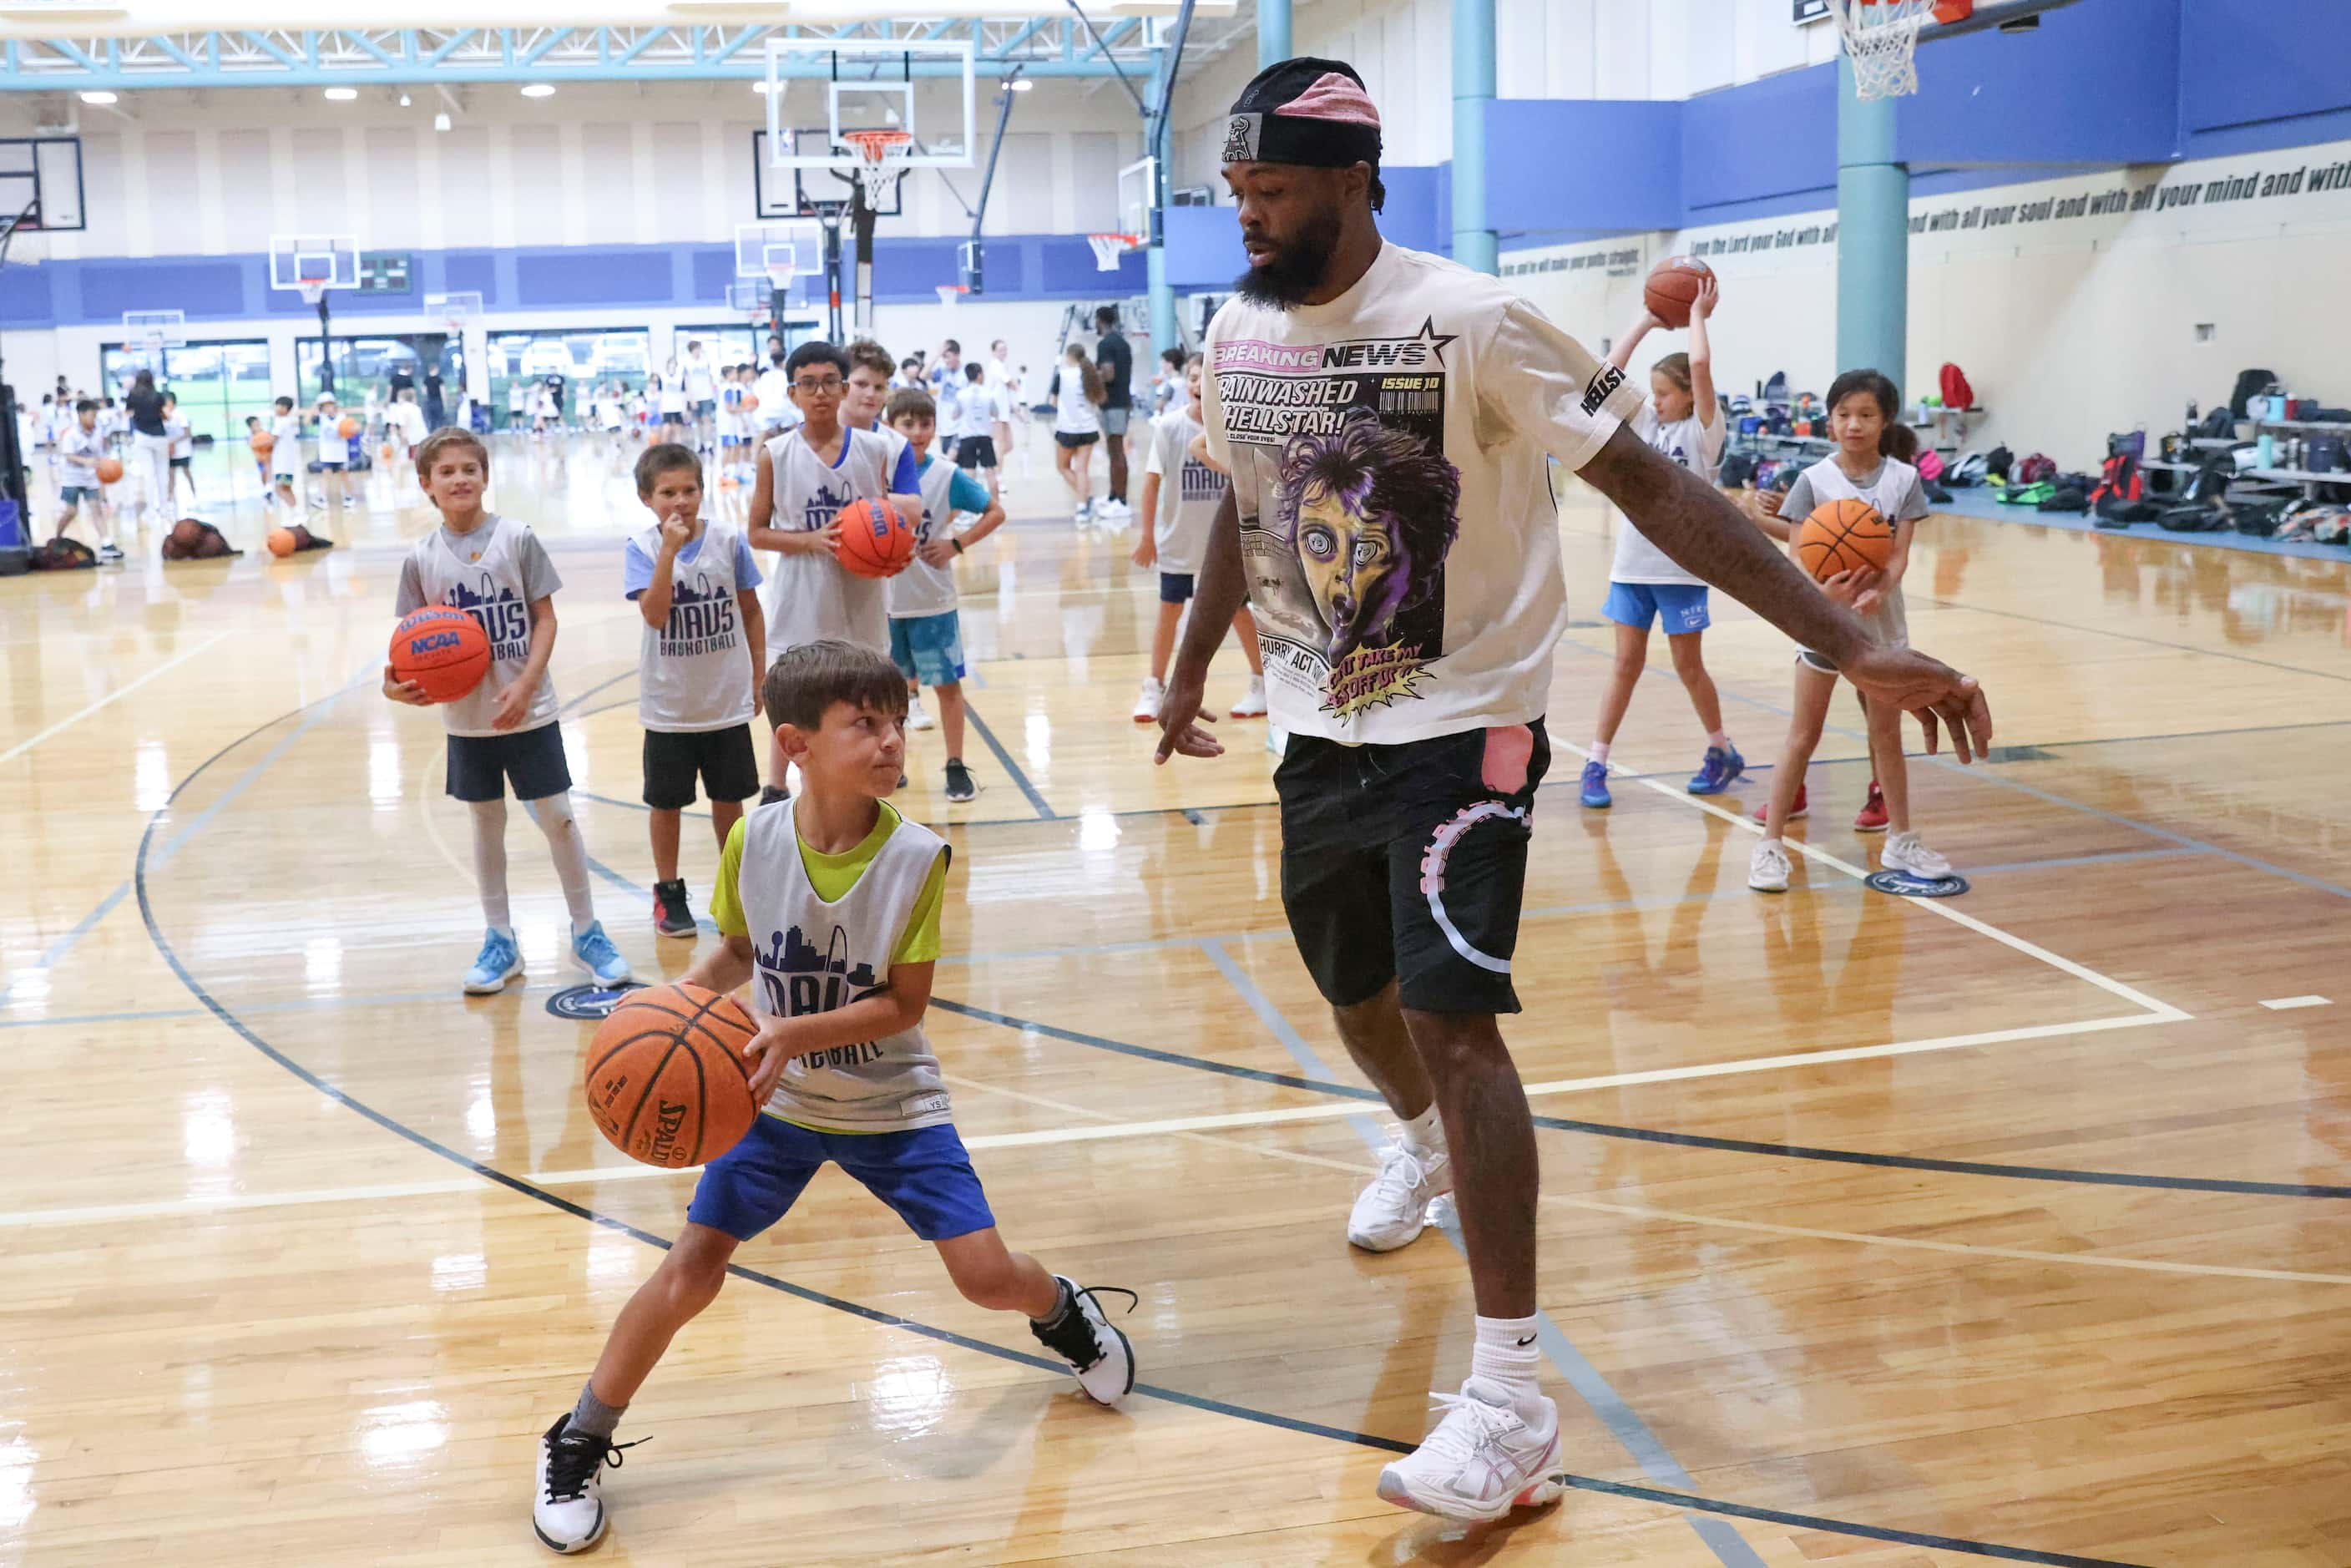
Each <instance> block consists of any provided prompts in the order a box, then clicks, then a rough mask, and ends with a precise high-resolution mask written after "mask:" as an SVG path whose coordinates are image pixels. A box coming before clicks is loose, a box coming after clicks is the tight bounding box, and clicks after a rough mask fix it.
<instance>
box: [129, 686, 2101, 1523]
mask: <svg viewBox="0 0 2351 1568" xmlns="http://www.w3.org/2000/svg"><path fill="white" fill-rule="evenodd" d="M341 695H343V694H342V693H340V692H339V693H337V694H335V695H334V696H330V697H322V698H320V699H319V701H321V702H332V701H334V700H336V699H337V698H338V697H340V696H341ZM306 706H315V705H306ZM294 711H295V712H296V713H299V712H301V711H302V709H300V708H297V709H295V710H294ZM291 716H292V715H290V714H289V715H285V716H280V717H279V718H275V719H271V720H270V721H269V722H268V723H266V724H263V725H259V726H256V727H254V728H253V729H250V730H248V731H246V733H245V734H244V735H241V736H239V737H237V738H236V739H235V740H232V741H230V742H229V743H228V744H227V745H226V746H224V747H221V748H220V750H218V751H216V752H214V753H213V754H212V756H210V757H207V758H204V761H202V762H200V763H198V764H197V765H196V767H195V768H194V770H193V772H191V773H189V774H188V776H187V777H186V778H184V779H181V780H180V782H179V783H178V784H176V785H174V786H173V787H172V793H171V795H170V796H169V797H167V798H166V799H165V800H164V802H163V804H162V807H161V808H159V809H158V810H156V811H154V812H153V813H152V815H150V816H149V818H148V819H147V826H146V829H145V831H142V832H141V834H140V836H139V853H138V857H137V861H136V862H135V870H134V872H133V873H132V882H133V883H134V885H135V886H136V888H137V890H138V894H139V915H140V919H141V921H142V922H143V923H144V924H145V925H146V927H147V937H148V940H149V941H150V942H152V944H153V945H154V947H155V951H156V952H157V953H158V954H159V955H160V956H162V959H163V962H164V963H165V964H166V965H168V966H170V967H171V970H172V974H173V975H174V976H176V977H178V979H179V981H180V983H181V984H182V985H183V986H184V987H186V988H187V990H188V992H189V994H190V995H192V996H193V997H194V998H196V1000H197V1001H198V1002H199V1003H201V1004H202V1005H203V1007H204V1010H205V1011H207V1012H209V1013H210V1014H211V1015H212V1016H213V1017H214V1018H215V1019H219V1020H220V1022H221V1023H222V1024H224V1025H225V1026H226V1027H227V1028H228V1029H229V1030H232V1031H234V1032H235V1034H236V1036H237V1037H238V1038H239V1039H241V1040H244V1041H245V1042H246V1044H248V1045H250V1046H252V1047H253V1048H254V1049H255V1050H256V1051H259V1052H261V1053H262V1054H263V1055H264V1056H266V1057H267V1058H268V1059H269V1060H270V1061H273V1062H275V1063H277V1065H278V1066H279V1067H282V1068H284V1069H285V1070H286V1071H287V1072H290V1073H292V1074H293V1075H294V1076H295V1077H297V1078H298V1079H300V1080H301V1081H302V1082H304V1083H306V1084H308V1086H309V1087H311V1088H312V1089H315V1090H317V1091H318V1092H319V1093H321V1094H323V1095H325V1096H327V1097H328V1098H329V1100H332V1101H333V1102H335V1103H337V1104H339V1105H340V1106H342V1107H343V1108H344V1109H346V1110H349V1111H350V1112H352V1113H355V1114H357V1115H359V1116H360V1117H362V1118H364V1119H365V1120H367V1121H369V1122H371V1123H373V1124H375V1125H376V1126H378V1127H381V1128H382V1129H383V1130H384V1131H385V1132H387V1133H390V1134H392V1135H393V1136H395V1137H398V1138H401V1139H403V1140H405V1141H406V1142H408V1143H410V1144H413V1145H415V1146H416V1147H418V1148H420V1149H423V1150H424V1151H425V1152H426V1153H428V1154H432V1155H437V1156H439V1157H440V1158H442V1159H444V1160H447V1161H448V1162H449V1163H450V1164H452V1165H455V1166H461V1167H463V1168H464V1169H465V1170H467V1171H469V1172H471V1173H472V1174H473V1175H475V1176H479V1177H481V1178H482V1179H483V1180H484V1181H486V1182H490V1183H492V1184H493V1185H495V1186H502V1187H505V1188H506V1189H507V1191H509V1192H513V1193H516V1194H517V1195H519V1196H521V1197H530V1198H536V1199H538V1201H539V1202H541V1203H543V1204H546V1205H547V1206H548V1207H550V1208H554V1209H558V1210H560V1211H561V1212H563V1213H565V1214H569V1215H570V1216H571V1217H572V1218H575V1219H584V1220H586V1221H588V1222H589V1223H590V1224H591V1225H597V1226H601V1227H602V1228H605V1229H608V1230H611V1231H613V1232H616V1233H617V1234H620V1235H622V1236H626V1237H629V1238H630V1239H632V1240H636V1241H641V1242H643V1243H644V1244H645V1245H646V1246H648V1247H657V1248H660V1249H663V1250H664V1251H666V1250H668V1249H669V1248H670V1246H671V1242H670V1240H669V1239H667V1238H665V1237H663V1236H659V1235H656V1234H654V1233H653V1231H650V1230H646V1229H644V1228H642V1227H639V1226H635V1225H632V1224H630V1223H629V1222H628V1221H626V1220H623V1219H621V1218H616V1217H614V1216H611V1215H609V1214H604V1213H601V1212H599V1211H598V1210H596V1209H592V1208H590V1207H587V1206H586V1205H584V1204H579V1203H574V1202H572V1201H571V1200H570V1199H569V1198H566V1197H558V1196H557V1195H556V1194H554V1193H551V1192H549V1191H548V1190H547V1189H546V1188H544V1187H541V1186H536V1185H534V1184H533V1183H531V1182H528V1181H526V1180H524V1179H523V1178H522V1177H520V1176H511V1175H509V1174H507V1172H505V1171H502V1170H499V1169H497V1168H496V1167H495V1166H486V1165H484V1164H482V1163H481V1162H480V1161H479V1160H476V1159H474V1158H472V1157H470V1156H468V1155H461V1154H459V1153H458V1152H457V1151H456V1150H455V1149H453V1148H451V1147H449V1146H448V1145H445V1144H444V1143H441V1142H440V1141H439V1140H438V1139H435V1138H434V1137H433V1136H432V1135H431V1134H427V1133H424V1132H422V1131H420V1130H418V1129H416V1128H414V1127H411V1126H409V1125H408V1124H406V1123H404V1122H401V1121H399V1120H397V1119H396V1118H394V1117H392V1116H391V1115H389V1114H387V1113H384V1112H381V1111H379V1110H377V1109H376V1108H375V1107H374V1106H372V1105H370V1104H368V1103H366V1102H364V1101H362V1100H360V1099H358V1098H356V1097H355V1096H353V1095H351V1094H349V1093H347V1092H344V1091H343V1090H341V1089H339V1088H337V1087H336V1086H335V1085H334V1084H332V1083H329V1082H327V1080H325V1079H324V1078H321V1077H320V1076H319V1074H317V1073H316V1072H313V1071H310V1070H309V1069H308V1068H307V1067H305V1066H303V1065H302V1064H301V1063H300V1062H298V1061H295V1060H294V1059H293V1058H292V1057H290V1056H287V1054H286V1053H285V1052H284V1051H279V1050H278V1049H277V1047H276V1046H273V1045H271V1044H270V1043H269V1042H268V1041H267V1040H264V1039H262V1038H261V1036H260V1035H259V1034H257V1033H256V1032H255V1031H254V1030H252V1029H251V1028H250V1027H248V1026H247V1025H246V1023H245V1021H244V1020H243V1019H240V1018H238V1017H237V1016H236V1014H235V1012H233V1011H231V1010H230V1009H228V1007H227V1006H225V1004H224V1003H222V1002H221V1001H220V1000H219V999H218V998H215V997H214V995H213V994H212V993H211V992H210V991H209V990H207V989H205V988H204V984H203V983H202V982H201V981H199V980H198V979H197V978H196V977H194V976H193V974H191V973H189V971H188V967H187V966H186V965H185V964H183V963H182V962H181V960H180V955H179V952H178V950H177V949H176V948H174V947H173V946H172V944H171V942H170V940H169V939H168V938H166V937H165V936H164V935H163V930H162V925H161V924H160V923H159V922H158V921H157V920H156V918H155V909H154V904H153V901H152V899H151V898H150V896H149V894H148V888H147V861H148V852H149V850H150V849H151V847H152V844H153V841H154V837H155V829H156V827H157V825H158V824H160V823H161V822H162V820H163V817H164V815H165V813H166V812H168V811H170V810H171V809H172V803H173V802H174V801H176V800H178V799H179V798H180V795H181V793H182V791H183V790H185V789H187V787H188V786H189V785H191V784H193V783H194V782H195V780H196V779H198V778H199V777H200V776H202V775H203V773H204V770H205V769H206V768H210V767H211V766H212V765H213V764H214V763H215V762H217V761H219V760H220V759H221V758H224V757H225V756H227V755H228V754H229V753H230V752H231V751H234V750H235V749H236V747H240V746H242V745H244V744H245V743H246V741H248V740H250V739H252V738H253V737H255V736H256V735H259V734H261V733H262V732H263V731H264V730H266V729H269V728H271V727H275V726H276V725H277V724H280V723H282V722H284V719H285V718H287V717H291ZM933 1000H934V1003H935V1004H936V1002H937V998H933ZM943 1005H950V1006H951V1005H952V1004H943ZM956 1010H959V1011H968V1012H971V1013H972V1014H973V1016H976V1017H987V1018H994V1017H997V1016H998V1015H992V1014H983V1013H980V1012H979V1011H978V1010H977V1009H956ZM1029 1027H1036V1028H1040V1029H1045V1028H1046V1027H1047V1026H1041V1025H1039V1026H1029ZM1050 1032H1053V1033H1055V1034H1056V1035H1057V1036H1061V1037H1069V1036H1070V1034H1071V1031H1067V1030H1050ZM1075 1038H1080V1039H1083V1040H1090V1039H1091V1037H1075ZM1125 1049H1128V1050H1132V1051H1136V1052H1142V1051H1144V1048H1142V1047H1139V1046H1138V1047H1129V1048H1125ZM1153 1054H1165V1053H1153ZM1300 1082H1310V1081H1304V1080H1301V1081H1300ZM1340 1092H1348V1091H1345V1090H1344V1089H1342V1090H1341V1091H1340ZM1354 1092H1358V1093H1364V1092H1367V1091H1354ZM726 1271H727V1272H728V1273H730V1274H732V1275H734V1276H735V1277H736V1278H737V1279H739V1280H746V1281H750V1282H751V1283H753V1284H755V1285H762V1286H765V1287H766V1288H767V1289H768V1290H771V1291H777V1292H778V1293H779V1294H781V1295H786V1296H789V1297H792V1298H794V1299H795V1300H798V1301H807V1302H809V1303H810V1304H811V1305H814V1306H821V1307H828V1308H831V1310H833V1311H835V1312H845V1313H847V1314H848V1315H850V1316H852V1317H855V1318H860V1319H862V1320H863V1321H865V1322H871V1323H874V1324H878V1325H880V1326H881V1327H883V1328H890V1329H898V1330H903V1331H904V1332H905V1333H912V1334H918V1335H920V1336H922V1337H923V1338H925V1339H928V1340H932V1341H934V1342H935V1343H941V1344H949V1345H954V1346H955V1347H956V1348H957V1349H959V1350H968V1351H974V1352H977V1354H981V1355H987V1356H993V1357H995V1358H996V1359H998V1360H999V1361H1008V1362H1012V1363H1014V1364H1019V1365H1021V1366H1028V1367H1032V1368H1034V1369H1036V1370H1038V1371H1040V1372H1050V1373H1054V1374H1060V1373H1061V1372H1062V1371H1063V1370H1064V1369H1063V1367H1062V1366H1061V1364H1060V1363H1059V1362H1057V1361H1052V1360H1049V1359H1047V1358H1046V1357H1043V1356H1040V1355H1032V1354H1029V1353H1028V1352H1026V1351H1019V1350H1012V1349H1009V1348H1008V1347H1006V1346H1003V1345H999V1344H992V1343H988V1342H987V1341H986V1340H980V1339H974V1338H972V1337H971V1336H969V1335H967V1334H960V1333H956V1332H955V1331H953V1330H952V1329H944V1328H940V1327H937V1326H936V1325H935V1324H931V1323H925V1322H918V1321H916V1320H914V1319H913V1318H907V1317H902V1316H900V1315H899V1314H897V1313H895V1312H883V1311H881V1310H880V1309H878V1308H874V1307H869V1306H865V1305H863V1304H862V1303H861V1302H857V1301H847V1300H844V1299H843V1298H841V1297H839V1296H832V1295H828V1294H826V1293H825V1292H824V1291H814V1290H810V1288H808V1287H807V1286H805V1285H796V1284H794V1283H792V1282H791V1281H789V1280H785V1279H781V1278H778V1276H776V1275H773V1274H769V1273H766V1272H763V1271H761V1270H757V1269H752V1268H749V1267H747V1266H746V1265H744V1264H740V1263H730V1264H728V1265H727V1270H726ZM1134 1392H1136V1393H1138V1394H1141V1395H1144V1396H1146V1397H1149V1398H1153V1399H1158V1400H1162V1401H1165V1403H1168V1404H1171V1405H1178V1406H1184V1407H1185V1408H1186V1409H1192V1410H1198V1411H1201V1412H1203V1413H1206V1414H1208V1415H1216V1416H1229V1417H1231V1418H1233V1419H1235V1420H1241V1421H1249V1422H1252V1423H1255V1424H1256V1425H1258V1426H1261V1427H1273V1428H1276V1429H1278V1430H1281V1431H1287V1432H1296V1433H1299V1434H1301V1435H1303V1436H1306V1437H1327V1438H1329V1439H1331V1440H1332V1441H1334V1442H1342V1443H1352V1444H1353V1445H1355V1446H1357V1447H1359V1448H1374V1449H1377V1450H1380V1451H1382V1452H1385V1453H1391V1454H1408V1453H1410V1452H1412V1450H1413V1448H1414V1447H1415V1445H1414V1444H1413V1443H1412V1442H1410V1441H1407V1440H1405V1439H1403V1438H1398V1437H1381V1436H1379V1435H1378V1434H1376V1433H1371V1432H1358V1431H1352V1430H1350V1429H1348V1428H1346V1427H1332V1426H1327V1425H1325V1424H1323V1423H1322V1422H1319V1421H1308V1420H1303V1419H1301V1418H1300V1417H1297V1416H1284V1415H1281V1414H1280V1413H1279V1412H1276V1411H1270V1410H1259V1409H1255V1408H1253V1407H1251V1406H1246V1405H1235V1404H1232V1403H1230V1402H1228V1401H1227V1400H1222V1399H1214V1398H1210V1397H1208V1396H1205V1395H1198V1394H1186V1393H1185V1392H1184V1391H1182V1390H1181V1389H1175V1388H1165V1387H1162V1386H1160V1385H1156V1384H1149V1383H1143V1382H1137V1383H1136V1384H1135V1385H1134ZM1559 1479H1561V1480H1562V1482H1564V1483H1565V1484H1566V1485H1567V1486H1569V1487H1572V1488H1574V1489H1576V1490H1583V1491H1592V1492H1602V1493H1607V1494H1610V1495H1613V1496H1617V1497H1624V1498H1628V1499H1632V1500H1638V1501H1645V1502H1656V1503H1659V1504H1661V1505H1663V1506H1666V1507H1668V1508H1677V1509H1684V1510H1688V1511H1695V1512H1699V1513H1709V1514H1716V1515H1719V1516H1721V1517H1724V1518H1728V1519H1749V1520H1759V1521H1767V1522H1771V1523H1781V1524H1788V1525H1791V1526H1793V1527H1796V1528H1800V1529H1805V1530H1815V1531H1822V1532H1823V1533H1828V1534H1838V1535H1849V1536H1854V1537H1856V1538H1859V1539H1862V1540H1869V1541H1890V1542H1905V1543H1908V1544H1916V1545H1925V1546H1934V1547H1937V1548H1939V1549H1940V1550H1943V1551H1947V1552H1965V1553H1969V1554H1971V1555H1974V1556H1979V1557H1989V1558H1994V1559H1998V1560H2001V1561H2005V1562H2011V1563H2051V1564H2057V1565H2059V1568H2141V1565H2139V1564H2136V1563H2120V1562H2115V1561H2112V1560H2109V1559H2105V1558H2097V1557H2068V1556H2062V1555H2059V1554H2056V1553H2053V1552H2034V1551H2032V1550H2031V1549H2030V1548H2026V1547H2018V1546H2003V1545H2000V1544H1998V1543H1996V1542H1981V1541H1970V1540H1967V1539H1965V1538H1963V1537H1959V1536H1942V1535H1929V1534H1923V1533H1919V1532H1917V1531H1901V1530H1893V1529H1888V1528H1886V1527H1884V1526H1880V1525H1868V1524H1855V1523H1849V1522H1847V1521H1842V1520H1834V1519H1825V1518H1819V1517H1815V1516H1813V1515H1810V1514H1798V1513H1786V1512H1782V1511H1777V1510H1772V1509H1760V1508H1755V1507H1752V1506H1750V1505H1749V1504H1746V1503H1738V1502H1730V1501H1727V1500H1721V1499H1717V1498H1708V1497H1700V1496H1698V1495H1696V1494H1694V1493H1683V1492H1671V1491H1660V1490H1656V1489H1654V1488H1649V1487H1636V1486H1630V1485H1626V1484H1625V1483H1623V1482H1617V1481H1608V1480H1602V1479H1599V1478H1597V1477H1593V1476H1580V1475H1576V1474H1574V1473H1573V1472H1562V1474H1561V1475H1560V1478H1559Z"/></svg>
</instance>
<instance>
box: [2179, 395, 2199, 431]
mask: <svg viewBox="0 0 2351 1568" xmlns="http://www.w3.org/2000/svg"><path fill="white" fill-rule="evenodd" d="M2196 421H2197V413H2196V400H2195V399H2194V398H2192V397H2191V398H2189V400H2188V423H2186V424H2183V425H2181V426H2180V427H2179V428H2180V430H2181V432H2182V433H2183V434H2189V435H2193V434H2196Z"/></svg>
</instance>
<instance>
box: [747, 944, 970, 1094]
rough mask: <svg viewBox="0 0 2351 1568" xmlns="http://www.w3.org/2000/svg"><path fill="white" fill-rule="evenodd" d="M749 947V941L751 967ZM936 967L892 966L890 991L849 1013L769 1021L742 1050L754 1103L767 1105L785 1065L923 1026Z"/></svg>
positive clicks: (848, 1009) (886, 989) (875, 995)
mask: <svg viewBox="0 0 2351 1568" xmlns="http://www.w3.org/2000/svg"><path fill="white" fill-rule="evenodd" d="M736 940H737V939H736V938H729V939H728V942H727V946H730V947H731V946H734V943H735V941H736ZM750 946H751V945H750V943H749V942H748V941H747V940H745V941H744V943H743V947H744V952H745V954H746V957H747V956H748V954H749V951H750ZM935 963H936V961H935V960H929V959H926V960H925V961H924V962H922V963H920V964H893V965H891V966H890V983H889V985H888V986H886V987H884V988H883V989H881V990H878V991H876V992H874V993H873V994H872V996H870V997H862V998H859V999H858V1000H856V1001H853V1002H852V1003H850V1004H849V1005H848V1006H847V1007H845V1008H834V1009H831V1011H830V1012H820V1013H803V1014H801V1015H800V1016H799V1018H794V1019H778V1018H771V1019H768V1020H767V1021H766V1022H765V1023H763V1024H762V1025H761V1026H760V1028H759V1032H758V1034H756V1035H754V1036H752V1037H751V1043H750V1044H748V1045H747V1046H745V1047H744V1048H743V1055H744V1057H745V1058H746V1059H747V1060H748V1061H750V1063H751V1102H752V1103H754V1104H757V1105H764V1104H766V1103H768V1095H769V1094H771V1093H773V1092H775V1088H776V1081H777V1080H778V1079H779V1078H781V1077H782V1076H783V1075H784V1063H785V1062H787V1061H790V1060H791V1059H792V1058H793V1057H795V1056H805V1055H807V1054H808V1053H809V1052H810V1051H831V1050H832V1049H833V1048H834V1047H835V1046H842V1045H855V1044H857V1043H858V1042H859V1041H861V1040H880V1039H881V1038H882V1037H883V1036H884V1035H892V1034H897V1033H900V1032H902V1031H904V1030H910V1029H912V1028H914V1026H915V1025H916V1024H918V1023H920V1022H922V1021H923V1014H924V1013H925V1011H927V1010H928V1009H929V1008H930V1005H931V971H932V970H933V968H934V967H935ZM737 983H738V984H739V983H740V982H737Z"/></svg>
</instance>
